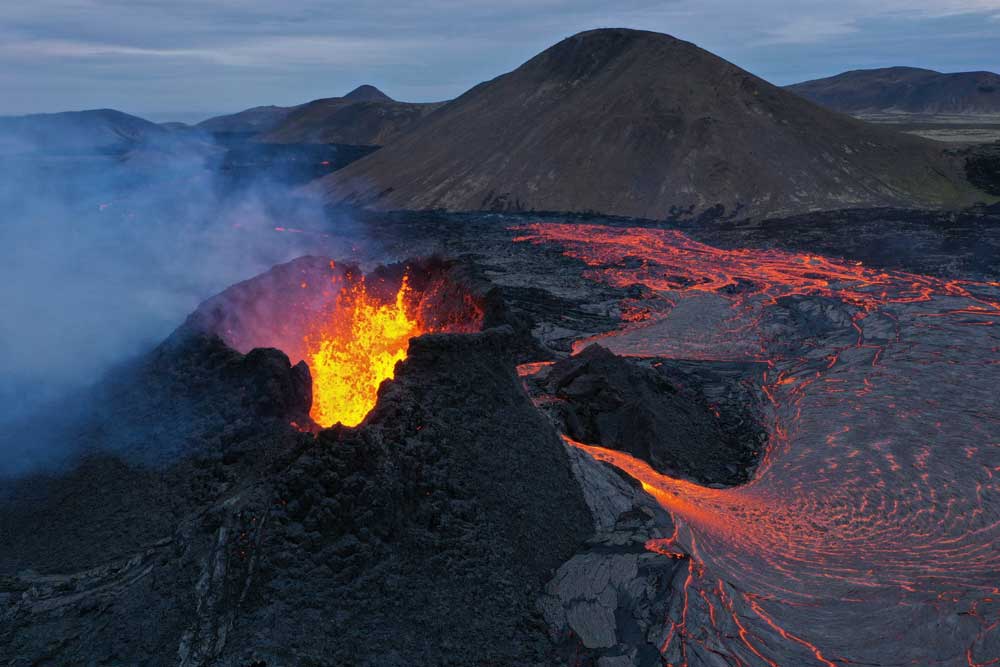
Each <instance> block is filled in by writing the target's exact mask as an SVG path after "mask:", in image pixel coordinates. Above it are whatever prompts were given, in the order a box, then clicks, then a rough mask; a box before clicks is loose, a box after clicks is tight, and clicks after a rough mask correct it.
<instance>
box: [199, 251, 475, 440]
mask: <svg viewBox="0 0 1000 667" xmlns="http://www.w3.org/2000/svg"><path fill="white" fill-rule="evenodd" d="M458 273H460V271H459V270H458V269H457V267H456V266H455V265H452V264H449V263H446V262H443V261H438V260H419V261H412V262H408V263H405V264H397V265H392V266H387V267H379V268H378V269H376V270H374V271H373V272H371V273H369V274H367V275H366V274H365V273H363V272H362V271H361V270H360V269H359V268H358V267H356V266H353V265H349V264H340V263H337V262H335V261H332V260H329V259H326V258H319V257H302V258H299V259H297V260H294V261H292V262H289V263H287V264H282V265H280V266H276V267H274V268H273V269H271V270H270V271H268V272H267V273H264V274H262V275H260V276H257V277H256V278H252V279H250V280H248V281H245V282H243V283H239V284H238V285H234V286H233V287H230V288H229V289H227V290H225V291H224V292H222V293H221V294H219V295H217V296H215V297H213V298H212V299H209V300H208V301H206V302H205V303H203V304H202V305H201V306H200V307H199V308H198V310H197V311H195V313H194V314H193V315H192V316H191V318H189V320H188V323H187V326H188V327H189V328H194V329H195V330H198V331H202V332H206V333H213V334H216V335H218V336H220V337H221V338H222V339H223V340H224V341H225V342H226V343H227V344H228V345H230V346H231V347H233V348H234V349H236V350H238V351H240V352H244V353H246V352H248V351H249V350H251V349H253V348H256V347H274V348H278V349H280V350H282V351H283V352H285V353H286V354H287V355H288V357H289V359H290V360H291V361H292V363H295V362H296V361H298V360H302V361H303V362H304V363H305V364H306V365H307V366H308V367H309V371H310V375H311V377H312V397H313V398H312V409H311V410H310V416H311V417H312V419H313V421H314V422H315V424H316V425H318V426H320V427H329V426H332V425H334V424H337V423H340V424H343V425H344V426H357V425H358V424H360V423H361V422H362V421H363V420H364V418H365V416H366V415H367V414H368V413H369V412H370V411H371V410H372V408H374V407H375V403H376V401H377V399H378V389H379V387H380V386H381V384H382V383H383V382H384V381H385V380H391V379H392V378H393V377H394V374H395V367H396V364H397V363H398V362H400V361H402V360H404V359H405V358H406V354H407V350H408V347H409V341H410V339H411V338H414V337H417V336H421V335H423V334H427V333H469V332H472V331H478V330H479V329H481V328H482V322H483V309H482V303H481V300H480V299H479V297H477V296H476V295H474V294H473V293H472V291H470V290H469V289H468V288H467V287H466V286H465V285H464V282H463V279H462V278H461V277H459V276H458Z"/></svg>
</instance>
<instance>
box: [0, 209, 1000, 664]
mask: <svg viewBox="0 0 1000 667" xmlns="http://www.w3.org/2000/svg"><path fill="white" fill-rule="evenodd" d="M805 220H808V223H809V224H805V222H804V221H805ZM998 223H1000V214H998V212H997V211H996V210H992V209H988V208H979V209H973V210H969V211H967V212H965V213H961V214H957V215H948V214H939V213H930V212H919V211H904V210H899V211H894V210H869V211H852V212H843V213H830V214H816V215H815V216H813V217H811V218H810V217H805V218H803V217H799V218H792V219H785V220H772V221H766V222H762V223H755V224H749V223H744V224H737V223H717V222H716V223H712V224H698V223H687V224H685V225H666V224H654V223H650V222H648V221H641V220H627V219H618V218H596V217H565V216H554V215H551V216H529V215H500V214H479V215H472V214H469V215H446V214H434V213H423V214H416V213H411V214H370V216H369V217H368V218H366V219H363V220H362V221H361V224H363V225H365V226H366V228H367V229H368V230H369V233H370V235H371V237H372V238H373V239H375V240H377V244H373V247H378V248H379V251H378V254H377V256H376V255H373V256H370V257H366V256H364V255H363V253H362V254H359V255H357V256H354V257H338V258H307V259H302V260H295V261H293V262H291V263H289V264H287V265H284V266H281V267H277V268H275V269H273V270H272V271H270V272H267V273H265V274H263V275H262V276H259V277H257V278H254V279H251V280H250V281H248V282H246V283H242V284H240V285H237V286H234V287H233V288H231V289H230V290H227V291H226V292H223V293H222V294H220V295H219V296H218V297H214V298H213V299H210V300H209V301H206V302H205V303H204V304H203V305H202V306H201V307H200V308H199V309H198V311H196V312H195V313H194V314H192V316H191V317H190V318H188V320H187V322H185V323H183V324H181V323H178V324H179V325H180V326H179V328H178V330H177V331H176V332H175V333H174V334H173V335H172V336H171V337H170V338H169V339H168V340H167V341H165V342H164V343H162V344H161V345H160V346H158V347H157V348H156V349H155V350H154V351H153V352H151V353H149V354H148V355H145V356H143V357H140V358H139V359H138V360H136V361H135V362H133V363H132V364H129V365H126V366H124V367H121V368H118V369H117V370H115V371H113V372H112V373H111V374H110V375H109V376H107V377H106V378H104V379H102V380H101V381H100V383H99V384H98V385H97V386H96V387H95V388H94V390H93V391H90V392H88V395H87V396H86V397H76V398H72V399H68V400H67V401H66V403H65V404H63V405H62V406H61V407H62V409H61V411H60V413H59V415H58V418H55V419H51V420H49V423H45V424H40V423H38V422H31V423H26V424H20V425H18V426H17V427H16V429H15V431H13V432H9V431H8V432H7V433H5V437H8V438H21V439H23V438H26V437H33V436H32V434H34V436H35V437H45V438H61V439H62V440H64V441H65V443H67V446H69V447H70V448H71V449H72V450H73V451H76V452H77V455H76V458H74V459H73V461H72V462H71V463H69V464H66V465H65V466H64V467H62V468H60V469H58V470H46V471H45V472H44V473H35V474H33V475H31V476H29V477H27V478H21V479H19V480H16V481H9V482H5V483H4V486H3V496H2V497H3V506H2V508H0V534H2V536H3V549H2V553H0V618H2V620H3V624H2V627H0V655H2V656H3V658H4V663H3V664H7V665H18V666H21V665H70V664H79V665H118V664H128V665H132V664H136V665H139V664H142V665H178V664H179V665H226V666H230V665H231V666H234V667H236V666H238V667H250V666H251V665H252V666H254V667H263V666H269V667H277V666H283V665H347V664H357V665H412V664H454V665H468V664H479V665H506V664H534V665H565V664H568V665H600V666H602V667H609V666H617V665H623V666H624V665H664V664H669V665H692V666H694V665H781V666H784V665H827V666H829V665H856V664H869V665H966V666H976V665H989V664H993V663H994V662H995V661H996V658H997V656H998V655H1000V632H998V620H1000V591H998V584H1000V552H998V551H997V543H998V537H1000V420H998V418H997V414H998V409H997V408H998V403H997V401H998V399H997V392H996V387H997V386H1000V335H998V333H997V329H996V323H997V317H998V315H1000V282H998V280H1000V270H998V267H997V265H996V258H997V257H998V256H1000V254H998V252H997V250H998V248H1000V236H998V231H997V230H998V229H1000V226H998ZM791 225H794V226H795V227H796V228H798V229H803V228H807V229H808V230H809V234H807V235H795V236H794V237H792V236H790V235H789V234H787V233H786V231H787V229H788V228H789V226H791ZM312 231H315V232H318V233H321V232H322V231H323V230H321V229H316V230H312ZM387 257H388V258H390V259H395V260H398V263H395V264H393V263H391V262H390V264H389V265H387V266H385V267H383V268H376V264H382V263H384V262H385V261H386V258H387ZM331 259H332V260H333V263H332V264H331V263H330V260H331ZM361 274H367V275H366V278H365V281H366V284H367V285H368V286H369V287H368V289H367V292H366V293H365V294H366V297H365V298H376V297H378V295H379V290H383V289H384V290H387V292H386V293H387V294H389V295H390V297H391V295H392V294H397V296H396V298H402V296H401V295H409V296H408V297H407V298H411V297H412V299H413V300H414V301H415V302H419V308H420V309H421V312H424V313H430V315H426V316H425V317H424V319H423V320H421V324H422V325H424V328H423V329H421V332H420V333H421V334H422V335H420V336H419V337H417V338H414V339H413V340H412V342H410V344H409V349H408V352H407V354H406V355H405V356H406V359H405V360H404V361H402V362H401V363H400V364H399V366H398V367H397V369H396V373H395V379H394V380H391V381H388V382H386V383H384V384H383V385H382V386H381V389H379V391H378V397H377V403H376V404H375V407H374V409H373V410H372V411H371V412H370V413H368V414H367V416H365V417H364V420H363V421H361V423H360V424H358V425H357V426H353V427H347V426H341V425H336V426H333V427H332V428H322V427H321V424H319V423H317V420H316V419H315V418H316V416H317V413H316V411H315V410H312V416H310V412H311V407H314V405H315V402H316V401H319V400H320V394H319V393H318V392H322V391H323V389H322V386H321V379H320V377H321V376H320V375H317V372H318V367H317V366H316V365H315V360H316V357H312V356H310V353H309V352H308V350H305V348H303V349H299V348H298V347H296V345H297V344H298V341H303V340H306V341H308V338H305V339H303V337H302V334H301V331H302V330H303V327H307V324H308V320H309V318H310V317H314V316H315V313H316V312H320V311H317V310H316V309H317V308H319V309H320V310H322V307H323V305H322V304H323V303H326V302H325V301H324V299H325V298H326V297H325V296H324V295H325V293H326V292H325V290H326V289H327V288H324V287H322V285H327V284H335V285H338V284H339V285H341V286H340V287H339V288H338V289H340V290H342V291H345V290H348V289H353V288H351V287H350V285H352V284H353V283H351V282H350V281H351V280H356V279H357V276H359V275H361ZM331 281H332V282H331ZM338 281H340V282H339V283H338ZM401 281H402V282H401ZM316 285H319V286H320V287H319V288H317V287H315V286H316ZM380 286H381V287H380ZM397 288H398V290H399V291H398V293H397V291H396V290H397ZM356 298H360V297H356ZM387 298H388V297H387ZM389 300H391V299H389ZM386 303H388V301H386ZM289 341H292V342H289ZM305 345H306V347H308V344H307V343H305ZM255 348H256V349H255ZM260 348H278V349H277V350H275V349H260ZM300 359H305V360H306V362H305V363H299V360H300ZM309 361H313V362H314V363H313V364H312V365H310V363H309Z"/></svg>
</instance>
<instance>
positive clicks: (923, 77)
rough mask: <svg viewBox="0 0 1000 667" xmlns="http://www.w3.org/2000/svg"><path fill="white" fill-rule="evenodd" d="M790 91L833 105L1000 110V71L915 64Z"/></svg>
mask: <svg viewBox="0 0 1000 667" xmlns="http://www.w3.org/2000/svg"><path fill="white" fill-rule="evenodd" d="M788 90H790V91H792V92H794V93H796V94H797V95H801V96H803V97H805V98H806V99H809V100H812V101H813V102H816V103H817V104H820V105H822V106H824V107H827V108H829V109H834V110H836V111H846V112H863V111H869V112H870V111H902V112H907V113H920V114H941V113H948V114H980V113H1000V75H998V74H993V73H992V72H957V73H954V74H942V73H941V72H935V71H933V70H928V69H917V68H914V67H888V68H884V69H870V70H854V71H851V72H844V73H843V74H838V75H837V76H831V77H828V78H825V79H816V80H814V81H805V82H803V83H797V84H795V85H792V86H788Z"/></svg>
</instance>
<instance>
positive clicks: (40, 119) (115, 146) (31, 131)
mask: <svg viewBox="0 0 1000 667" xmlns="http://www.w3.org/2000/svg"><path fill="white" fill-rule="evenodd" d="M168 134H169V130H168V129H167V128H164V127H163V126H161V125H158V124H156V123H153V122H150V121H148V120H146V119H144V118H139V117H138V116H132V115H130V114H127V113H123V112H121V111H116V110H114V109H91V110H87V111H64V112H60V113H45V114H29V115H26V116H8V117H0V151H3V152H21V151H26V152H27V151H39V150H41V151H61V152H80V151H100V150H124V149H127V148H130V147H132V146H135V145H137V144H140V143H143V142H146V141H149V140H151V139H156V138H162V137H165V136H167V135H168Z"/></svg>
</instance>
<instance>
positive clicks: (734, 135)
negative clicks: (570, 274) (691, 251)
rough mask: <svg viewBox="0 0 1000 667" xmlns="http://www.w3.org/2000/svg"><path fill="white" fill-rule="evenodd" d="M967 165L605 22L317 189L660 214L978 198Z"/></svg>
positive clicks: (466, 204) (655, 37)
mask: <svg viewBox="0 0 1000 667" xmlns="http://www.w3.org/2000/svg"><path fill="white" fill-rule="evenodd" d="M960 167H961V165H960V164H958V163H956V162H953V161H952V159H951V158H948V157H946V156H945V155H944V154H943V152H942V149H941V148H940V147H938V146H936V145H935V144H933V143H931V142H927V141H925V140H922V139H920V138H917V137H910V136H904V135H900V134H898V133H896V132H893V131H891V130H888V129H883V128H879V127H876V126H872V125H868V124H866V123H863V122H861V121H858V120H855V119H852V118H849V117H846V116H843V115H840V114H837V113H833V112H830V111H827V110H825V109H822V108H820V107H818V106H816V105H814V104H812V103H811V102H808V101H806V100H804V99H802V98H800V97H798V96H796V95H794V94H792V93H789V92H787V91H785V90H782V89H780V88H778V87H776V86H773V85H771V84H769V83H767V82H766V81H764V80H762V79H759V78H757V77H755V76H753V75H751V74H749V73H748V72H746V71H744V70H742V69H740V68H739V67H736V66H735V65H733V64H731V63H728V62H726V61H724V60H722V59H721V58H718V57H716V56H714V55H713V54H711V53H708V52H707V51H704V50H702V49H700V48H698V47H697V46H695V45H693V44H690V43H688V42H683V41H681V40H678V39H675V38H673V37H670V36H668V35H663V34H658V33H652V32H643V31H635V30H624V29H607V30H595V31H589V32H584V33H581V34H578V35H575V36H573V37H570V38H568V39H565V40H563V41H562V42H560V43H558V44H556V45H555V46H553V47H551V48H549V49H548V50H546V51H544V52H543V53H541V54H539V55H538V56H536V57H534V58H532V59H531V60H529V61H528V62H527V63H525V64H524V65H522V66H521V67H519V68H517V69H516V70H514V71H513V72H510V73H508V74H505V75H503V76H500V77H497V78H496V79H493V80H491V81H488V82H485V83H482V84H480V85H478V86H476V87H474V88H472V89H471V90H469V91H468V92H466V93H465V94H463V95H462V96H461V97H459V98H458V99H456V100H454V101H452V102H450V103H448V104H447V105H445V106H444V107H442V108H441V109H439V110H438V111H437V112H436V113H435V114H433V116H431V117H429V118H427V119H426V120H425V121H424V122H423V123H421V125H420V126H419V127H418V128H416V129H414V130H413V131H412V132H410V133H408V134H407V135H406V136H403V137H401V138H400V139H399V140H398V141H395V142H394V143H393V144H392V145H390V146H387V147H385V148H383V149H381V150H379V151H378V152H376V153H374V154H372V155H370V156H368V157H366V158H364V159H362V160H360V161H358V162H356V163H354V164H352V165H350V166H349V167H347V168H346V169H344V170H341V171H339V172H337V173H336V174H332V175H330V176H328V177H326V178H324V179H323V180H321V181H318V182H317V183H315V184H314V185H313V186H312V188H313V189H314V190H315V191H318V192H320V193H321V194H322V195H323V196H324V197H325V198H327V200H328V201H329V202H331V203H334V204H350V205H363V206H367V207H371V208H377V209H430V208H443V209H448V210H484V209H492V210H558V211H595V212H602V213H607V214H615V215H625V216H637V217H648V218H657V219H659V218H668V217H676V216H688V215H697V214H699V213H704V212H706V211H707V212H710V214H712V215H719V214H726V215H735V216H746V215H759V214H776V213H787V212H797V211H805V210H813V209H823V208H843V207H851V206H874V205H900V204H919V205H924V206H936V205H943V204H952V203H964V202H966V201H969V200H972V199H975V198H981V195H979V194H978V193H975V192H973V190H972V188H971V186H969V185H968V184H967V183H966V182H965V180H964V178H963V176H962V175H961V169H960Z"/></svg>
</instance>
